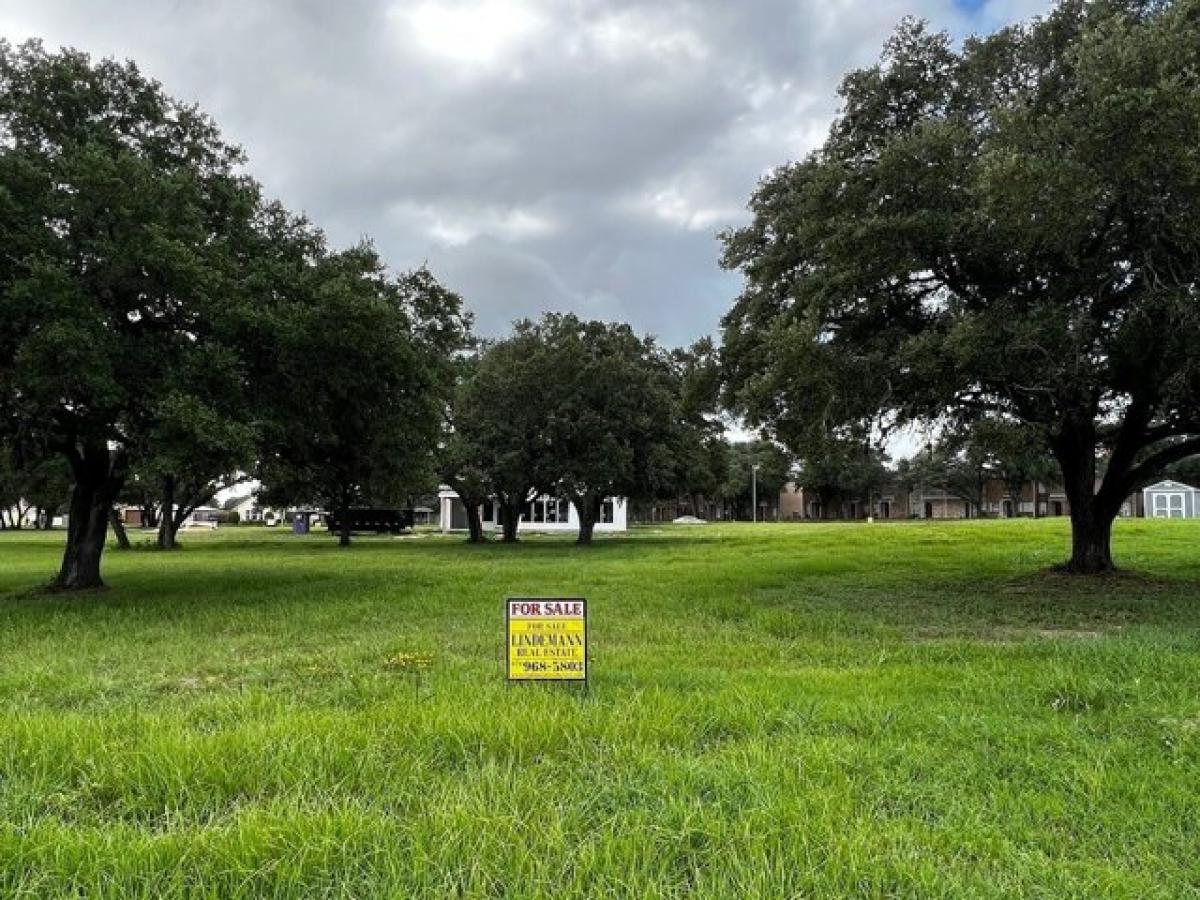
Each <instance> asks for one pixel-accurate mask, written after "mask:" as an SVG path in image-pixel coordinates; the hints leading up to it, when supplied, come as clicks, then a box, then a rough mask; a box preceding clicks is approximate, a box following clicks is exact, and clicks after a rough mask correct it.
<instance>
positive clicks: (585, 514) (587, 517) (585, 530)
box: [575, 494, 604, 544]
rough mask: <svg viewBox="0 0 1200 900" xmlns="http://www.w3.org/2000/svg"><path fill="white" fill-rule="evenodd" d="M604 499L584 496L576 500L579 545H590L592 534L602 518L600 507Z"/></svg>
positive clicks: (577, 540) (590, 495) (577, 541)
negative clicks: (597, 521)
mask: <svg viewBox="0 0 1200 900" xmlns="http://www.w3.org/2000/svg"><path fill="white" fill-rule="evenodd" d="M603 502H604V501H603V498H601V497H597V496H595V495H594V494H584V495H582V496H580V497H576V498H575V509H576V511H577V512H578V513H579V536H578V537H577V538H576V539H575V543H577V544H590V543H591V542H592V533H593V532H594V531H595V530H596V520H597V519H598V518H600V505H601V503H603Z"/></svg>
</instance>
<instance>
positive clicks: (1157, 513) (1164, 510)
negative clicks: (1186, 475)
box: [1154, 494, 1183, 519]
mask: <svg viewBox="0 0 1200 900" xmlns="http://www.w3.org/2000/svg"><path fill="white" fill-rule="evenodd" d="M1154 518H1156V519H1182V518H1183V494H1155V495H1154Z"/></svg>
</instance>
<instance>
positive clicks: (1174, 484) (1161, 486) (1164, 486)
mask: <svg viewBox="0 0 1200 900" xmlns="http://www.w3.org/2000/svg"><path fill="white" fill-rule="evenodd" d="M1142 490H1145V491H1195V490H1200V489H1198V488H1194V487H1192V486H1191V485H1190V484H1184V483H1183V482H1182V481H1172V480H1171V479H1170V478H1167V479H1164V480H1163V481H1160V482H1158V483H1157V484H1149V485H1146V487H1144V488H1143V489H1142Z"/></svg>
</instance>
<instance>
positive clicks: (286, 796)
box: [0, 521, 1200, 898]
mask: <svg viewBox="0 0 1200 900" xmlns="http://www.w3.org/2000/svg"><path fill="white" fill-rule="evenodd" d="M1198 538H1200V523H1194V522H1161V521H1137V522H1121V523H1120V524H1119V526H1118V532H1117V537H1116V546H1117V549H1118V555H1119V562H1121V563H1123V564H1125V565H1127V566H1130V567H1132V568H1134V569H1136V572H1137V574H1136V575H1135V576H1125V577H1118V578H1113V579H1104V580H1087V581H1083V582H1076V581H1072V580H1070V579H1068V578H1064V577H1062V576H1053V575H1048V574H1045V571H1044V570H1045V568H1046V567H1047V566H1048V565H1050V564H1051V563H1053V562H1056V561H1057V560H1058V559H1060V558H1061V557H1063V556H1064V555H1065V552H1066V541H1067V534H1066V529H1065V523H1063V522H1062V521H1041V522H1032V521H1020V522H963V523H948V524H945V525H937V524H930V523H912V524H909V523H905V524H877V525H874V526H867V525H804V526H768V525H760V526H708V527H704V528H699V529H691V530H687V529H672V528H658V529H655V528H645V529H638V530H635V531H634V532H632V533H631V534H630V535H628V536H623V537H617V538H604V539H601V538H598V539H597V541H598V543H597V545H596V546H594V547H592V548H590V549H587V548H576V547H575V546H574V545H572V544H570V543H569V542H568V541H567V539H564V538H542V539H536V538H535V539H530V540H528V541H526V542H524V543H523V544H522V545H520V546H517V547H502V546H485V547H479V548H473V547H468V546H466V545H464V544H462V543H461V542H460V541H459V540H458V539H455V538H442V537H440V536H424V537H414V538H399V539H396V538H381V539H364V540H361V541H358V542H357V546H355V547H353V548H351V549H350V550H349V551H342V550H339V549H338V548H337V547H335V546H334V545H333V541H331V540H330V539H329V538H328V537H326V536H323V535H311V536H307V537H294V536H292V535H290V534H283V533H277V532H274V531H272V530H266V529H225V530H222V531H219V532H218V533H216V534H213V535H208V534H204V535H195V536H193V535H188V536H186V538H185V540H186V544H185V546H184V548H183V549H182V550H181V551H179V552H178V553H173V554H160V553H155V552H151V551H145V552H140V551H136V550H135V551H133V552H127V553H124V554H118V553H112V554H110V556H109V557H108V559H107V563H106V577H107V579H108V582H109V584H110V589H109V590H108V591H106V592H103V593H101V594H96V595H89V596H85V597H64V596H61V595H45V594H42V593H40V592H37V591H33V590H31V588H32V587H34V586H36V585H37V584H38V583H39V582H42V581H44V580H45V579H46V577H47V576H48V575H49V574H50V573H51V571H52V570H53V568H54V565H55V562H56V556H57V554H58V552H59V550H60V541H61V535H53V534H52V535H38V534H31V533H26V534H5V535H3V536H0V896H5V897H10V896H12V897H39V898H40V897H55V896H78V897H110V896H111V897H124V896H141V897H171V896H178V897H183V896H187V897H194V896H200V897H221V898H225V897H301V896H305V897H307V896H320V897H326V896H328V897H355V898H361V897H409V896H429V897H443V896H472V897H476V896H478V897H551V896H553V897H600V896H631V897H660V896H667V897H671V896H678V897H682V896H710V897H771V896H780V897H784V896H829V897H842V896H861V897H891V896H903V897H915V896H919V897H936V896H944V897H963V896H996V897H1000V896H1004V897H1009V896H1031V897H1034V896H1113V897H1180V896H1186V895H1189V894H1200V855H1198V851H1200V826H1197V824H1196V823H1197V812H1196V810H1197V801H1198V800H1200V665H1198V663H1200V640H1198V636H1200V631H1198V626H1200V596H1198V592H1197V585H1198V584H1200V552H1198V551H1197V549H1196V548H1197V539H1198ZM531 594H538V595H547V594H562V595H581V596H586V597H588V599H589V601H590V603H589V614H590V617H591V627H592V634H591V648H592V653H593V663H592V676H593V677H592V683H591V685H590V687H589V689H588V690H586V691H582V690H572V689H561V688H559V689H555V688H547V687H541V686H528V685H522V686H511V687H510V686H507V685H506V684H505V683H504V680H503V671H504V670H503V665H502V661H501V653H502V649H503V647H502V641H503V635H502V627H503V607H502V601H503V598H504V597H505V596H507V595H531ZM406 654H407V655H410V656H411V655H419V656H428V657H429V658H430V660H431V662H430V664H429V667H428V668H427V669H415V668H412V667H406V666H403V665H397V664H396V663H395V660H396V659H397V658H398V657H403V656H404V655H406Z"/></svg>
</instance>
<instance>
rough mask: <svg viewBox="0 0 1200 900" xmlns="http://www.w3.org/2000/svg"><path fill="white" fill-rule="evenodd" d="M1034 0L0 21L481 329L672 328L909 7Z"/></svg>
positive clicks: (363, 8)
mask: <svg viewBox="0 0 1200 900" xmlns="http://www.w3.org/2000/svg"><path fill="white" fill-rule="evenodd" d="M1046 6H1047V0H726V2H716V0H441V2H432V0H391V2H385V0H357V2H356V0H339V2H331V0H293V2H290V3H284V2H270V0H242V2H232V0H206V2H198V0H121V2H99V0H36V2H16V0H0V35H2V36H3V37H5V38H7V39H8V40H10V41H13V42H18V41H22V40H24V39H26V38H29V37H40V38H42V39H43V40H44V41H45V42H46V43H47V44H48V45H50V46H59V45H70V46H74V47H77V48H79V49H82V50H86V51H88V52H90V53H92V54H93V55H95V56H117V57H128V58H132V59H134V60H136V61H137V63H138V64H139V65H140V66H141V68H142V70H143V71H144V72H146V73H148V74H150V75H152V76H153V77H155V78H157V79H158V80H159V81H161V82H162V83H163V85H164V86H165V88H166V90H167V91H168V92H169V93H170V94H172V95H173V96H175V97H177V98H179V99H181V100H186V101H189V102H195V103H198V104H199V105H200V106H201V108H203V109H204V110H205V111H206V112H208V113H209V114H210V115H212V116H213V117H214V118H215V119H216V121H217V122H218V124H219V125H220V126H221V128H222V131H223V133H224V135H225V137H226V139H227V140H229V141H231V142H233V143H237V144H240V145H241V146H242V147H243V148H244V149H245V151H246V153H247V155H248V157H249V162H248V165H247V170H248V171H249V172H250V173H251V174H252V175H254V176H255V177H256V178H257V179H258V180H259V181H260V182H261V183H262V184H263V185H264V187H265V189H266V191H267V193H268V195H270V196H273V197H276V198H278V199H280V200H281V201H282V202H283V203H284V204H285V205H286V206H287V207H289V208H290V209H292V210H294V211H297V212H300V211H303V212H305V213H307V214H308V215H309V217H310V218H311V219H312V220H313V221H314V222H316V223H317V224H318V225H320V226H321V227H323V228H324V229H325V230H326V232H327V233H328V234H329V236H330V238H331V240H332V241H333V242H334V243H335V244H336V245H347V244H352V243H354V242H356V241H358V240H360V239H361V238H363V237H369V238H371V239H372V240H373V241H374V242H375V244H376V246H377V247H378V249H379V251H380V253H381V254H382V256H383V257H384V259H385V260H386V261H387V262H388V264H389V265H391V266H392V267H393V268H395V269H397V270H403V269H408V268H412V267H414V266H418V265H421V264H428V265H429V267H430V268H431V270H432V271H433V272H434V274H435V275H436V276H437V277H438V278H439V279H440V280H441V281H442V282H443V283H445V284H446V285H447V286H449V287H450V288H452V289H454V290H456V291H458V292H459V293H461V294H462V295H463V297H464V299H465V301H466V303H467V306H468V307H469V308H470V309H472V310H473V311H474V313H475V316H476V325H477V330H478V331H479V332H480V333H481V334H484V335H488V336H493V335H498V334H502V333H504V332H505V331H506V330H507V329H508V327H509V325H510V324H511V322H512V321H513V320H514V319H517V318H521V317H526V316H537V315H539V314H540V313H542V312H544V311H548V310H554V311H568V310H569V311H573V312H576V313H578V314H580V315H583V316H586V317H589V318H600V319H606V320H621V321H626V322H630V323H631V324H633V325H634V326H635V327H636V328H637V329H638V330H639V331H643V332H649V333H652V334H655V335H657V336H658V337H659V338H660V340H661V341H662V342H664V343H666V344H669V345H681V344H686V343H690V342H691V341H692V340H694V339H696V338H698V337H700V336H702V335H705V334H714V335H715V334H716V333H717V332H718V331H719V322H720V317H721V315H722V314H723V313H724V312H725V310H726V309H728V308H729V306H730V305H731V303H732V302H733V299H734V297H735V296H736V294H737V292H738V287H739V278H738V276H737V275H736V273H729V272H723V271H722V270H721V268H720V265H719V258H720V251H721V245H720V241H719V239H718V237H717V236H718V234H719V233H720V232H721V231H722V230H723V229H726V228H731V227H736V226H737V225H739V224H740V223H743V222H745V221H746V218H747V214H746V211H745V206H746V202H747V200H748V199H749V197H750V194H751V192H752V191H753V189H754V186H755V184H756V182H757V181H758V179H759V178H761V177H762V176H763V175H764V174H766V173H767V172H769V171H770V170H771V169H772V168H774V167H775V166H778V165H781V164H783V163H785V162H788V161H789V160H794V159H798V158H800V157H802V156H803V155H804V154H805V153H806V152H808V151H809V150H811V149H812V148H813V147H815V146H816V145H818V144H819V143H820V141H821V140H822V138H823V136H824V134H825V132H826V131H827V129H828V127H829V123H830V121H831V120H832V118H833V116H834V115H835V113H836V111H837V94H836V91H837V84H838V82H839V80H840V78H841V75H842V74H843V73H844V72H845V71H847V70H848V69H851V68H854V67H859V66H864V65H869V64H871V63H872V62H873V61H874V60H875V59H876V58H877V57H878V54H879V49H880V47H881V45H882V42H883V41H884V40H885V38H886V37H887V35H888V33H889V32H890V31H891V29H892V28H893V27H894V26H895V24H896V23H897V22H898V21H899V20H900V19H901V18H903V17H904V16H906V15H914V16H918V17H920V18H924V19H927V20H928V21H929V22H930V23H931V24H932V25H933V26H934V27H936V28H938V29H944V30H946V31H949V32H950V33H951V34H953V35H954V36H955V37H962V36H964V35H967V34H970V33H984V32H988V31H991V30H993V29H995V28H996V27H999V26H1001V25H1003V24H1005V23H1007V22H1010V21H1014V20H1017V19H1021V18H1026V17H1028V16H1030V15H1034V14H1037V13H1039V12H1042V11H1044V9H1045V8H1046Z"/></svg>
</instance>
